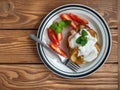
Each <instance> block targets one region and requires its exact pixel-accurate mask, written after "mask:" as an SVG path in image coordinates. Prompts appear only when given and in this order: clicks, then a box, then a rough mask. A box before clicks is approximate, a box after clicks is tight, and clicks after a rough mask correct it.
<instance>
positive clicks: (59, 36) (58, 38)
mask: <svg viewBox="0 0 120 90" xmlns="http://www.w3.org/2000/svg"><path fill="white" fill-rule="evenodd" d="M62 38H63V37H62V32H61V33H58V34H57V40H58V41H61V40H62Z"/></svg>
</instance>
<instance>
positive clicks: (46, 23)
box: [37, 4, 111, 78]
mask: <svg viewBox="0 0 120 90" xmlns="http://www.w3.org/2000/svg"><path fill="white" fill-rule="evenodd" d="M62 13H74V14H76V15H78V16H81V17H83V18H85V19H86V20H88V22H89V24H88V25H89V26H90V27H91V28H92V29H94V30H96V32H97V34H98V36H99V43H100V45H101V52H100V54H99V55H98V57H97V58H96V59H95V60H94V61H93V62H91V63H89V64H84V65H81V68H80V70H79V71H78V72H77V73H75V72H73V71H71V70H70V69H69V68H67V67H66V66H64V65H63V64H61V63H59V62H58V59H57V58H56V57H55V56H54V55H52V54H51V53H50V52H49V51H47V50H46V49H45V48H43V47H42V46H41V45H39V44H37V49H38V53H39V56H40V58H41V59H42V61H43V63H44V64H45V65H46V66H47V67H48V68H49V69H50V70H51V71H53V72H54V73H56V74H58V75H60V76H62V77H66V78H82V77H85V76H88V75H90V74H91V73H93V72H95V71H96V70H97V69H98V68H99V67H100V66H101V65H103V64H104V63H105V61H106V58H107V57H108V55H109V52H110V49H111V35H110V30H109V27H108V25H107V23H106V22H105V20H104V19H103V17H102V16H101V15H100V14H99V13H98V12H96V11H95V10H93V9H92V8H90V7H88V6H85V5H81V4H67V5H63V6H60V7H58V8H56V9H54V10H53V11H51V12H50V13H49V14H48V15H47V16H46V17H45V18H44V20H43V21H42V23H41V25H40V27H39V29H38V33H37V36H38V38H39V39H40V40H42V41H43V42H45V43H49V42H50V40H49V38H48V35H47V28H49V27H50V25H51V24H52V23H53V22H54V21H59V20H60V15H61V14H62ZM70 29H71V28H67V29H66V30H63V37H64V40H63V41H62V43H61V46H62V47H61V48H63V50H64V51H66V52H68V49H67V48H66V45H65V38H66V33H68V32H69V31H70Z"/></svg>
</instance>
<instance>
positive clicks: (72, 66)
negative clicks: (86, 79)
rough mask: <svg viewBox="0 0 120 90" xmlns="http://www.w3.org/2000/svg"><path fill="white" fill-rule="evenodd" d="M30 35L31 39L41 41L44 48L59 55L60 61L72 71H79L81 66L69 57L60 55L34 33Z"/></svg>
mask: <svg viewBox="0 0 120 90" xmlns="http://www.w3.org/2000/svg"><path fill="white" fill-rule="evenodd" d="M29 37H30V38H31V39H33V40H34V41H36V42H37V43H39V44H40V45H42V46H43V47H44V48H46V49H47V50H49V51H50V52H51V53H53V54H54V55H55V56H57V57H58V59H59V61H60V62H61V63H62V64H64V65H66V66H67V67H68V68H70V69H71V70H72V71H74V72H77V71H78V70H79V69H80V66H79V65H77V64H75V63H73V62H72V61H71V60H70V59H69V58H64V57H62V56H60V55H58V54H57V53H56V52H55V51H53V50H52V49H51V48H50V47H49V46H48V45H47V44H45V43H44V42H42V41H41V40H40V39H38V38H37V37H36V36H35V35H34V34H30V35H29Z"/></svg>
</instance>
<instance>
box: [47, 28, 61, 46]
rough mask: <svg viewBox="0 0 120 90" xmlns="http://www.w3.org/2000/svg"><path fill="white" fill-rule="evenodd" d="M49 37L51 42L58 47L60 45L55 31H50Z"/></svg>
mask: <svg viewBox="0 0 120 90" xmlns="http://www.w3.org/2000/svg"><path fill="white" fill-rule="evenodd" d="M48 37H49V39H50V40H51V42H53V43H54V44H55V45H57V46H59V45H60V43H59V41H58V40H57V37H56V34H55V32H54V30H52V29H48Z"/></svg>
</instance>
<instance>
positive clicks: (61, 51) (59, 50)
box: [49, 43, 68, 58]
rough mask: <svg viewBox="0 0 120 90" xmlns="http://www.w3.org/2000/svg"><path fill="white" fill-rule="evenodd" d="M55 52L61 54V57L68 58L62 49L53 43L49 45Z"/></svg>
mask: <svg viewBox="0 0 120 90" xmlns="http://www.w3.org/2000/svg"><path fill="white" fill-rule="evenodd" d="M49 46H50V47H51V48H52V49H53V50H54V51H55V52H57V53H58V54H60V55H61V56H63V57H66V58H67V57H68V56H67V54H66V53H65V52H64V51H63V50H62V49H61V48H59V47H58V46H56V45H55V44H53V43H50V45H49Z"/></svg>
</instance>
